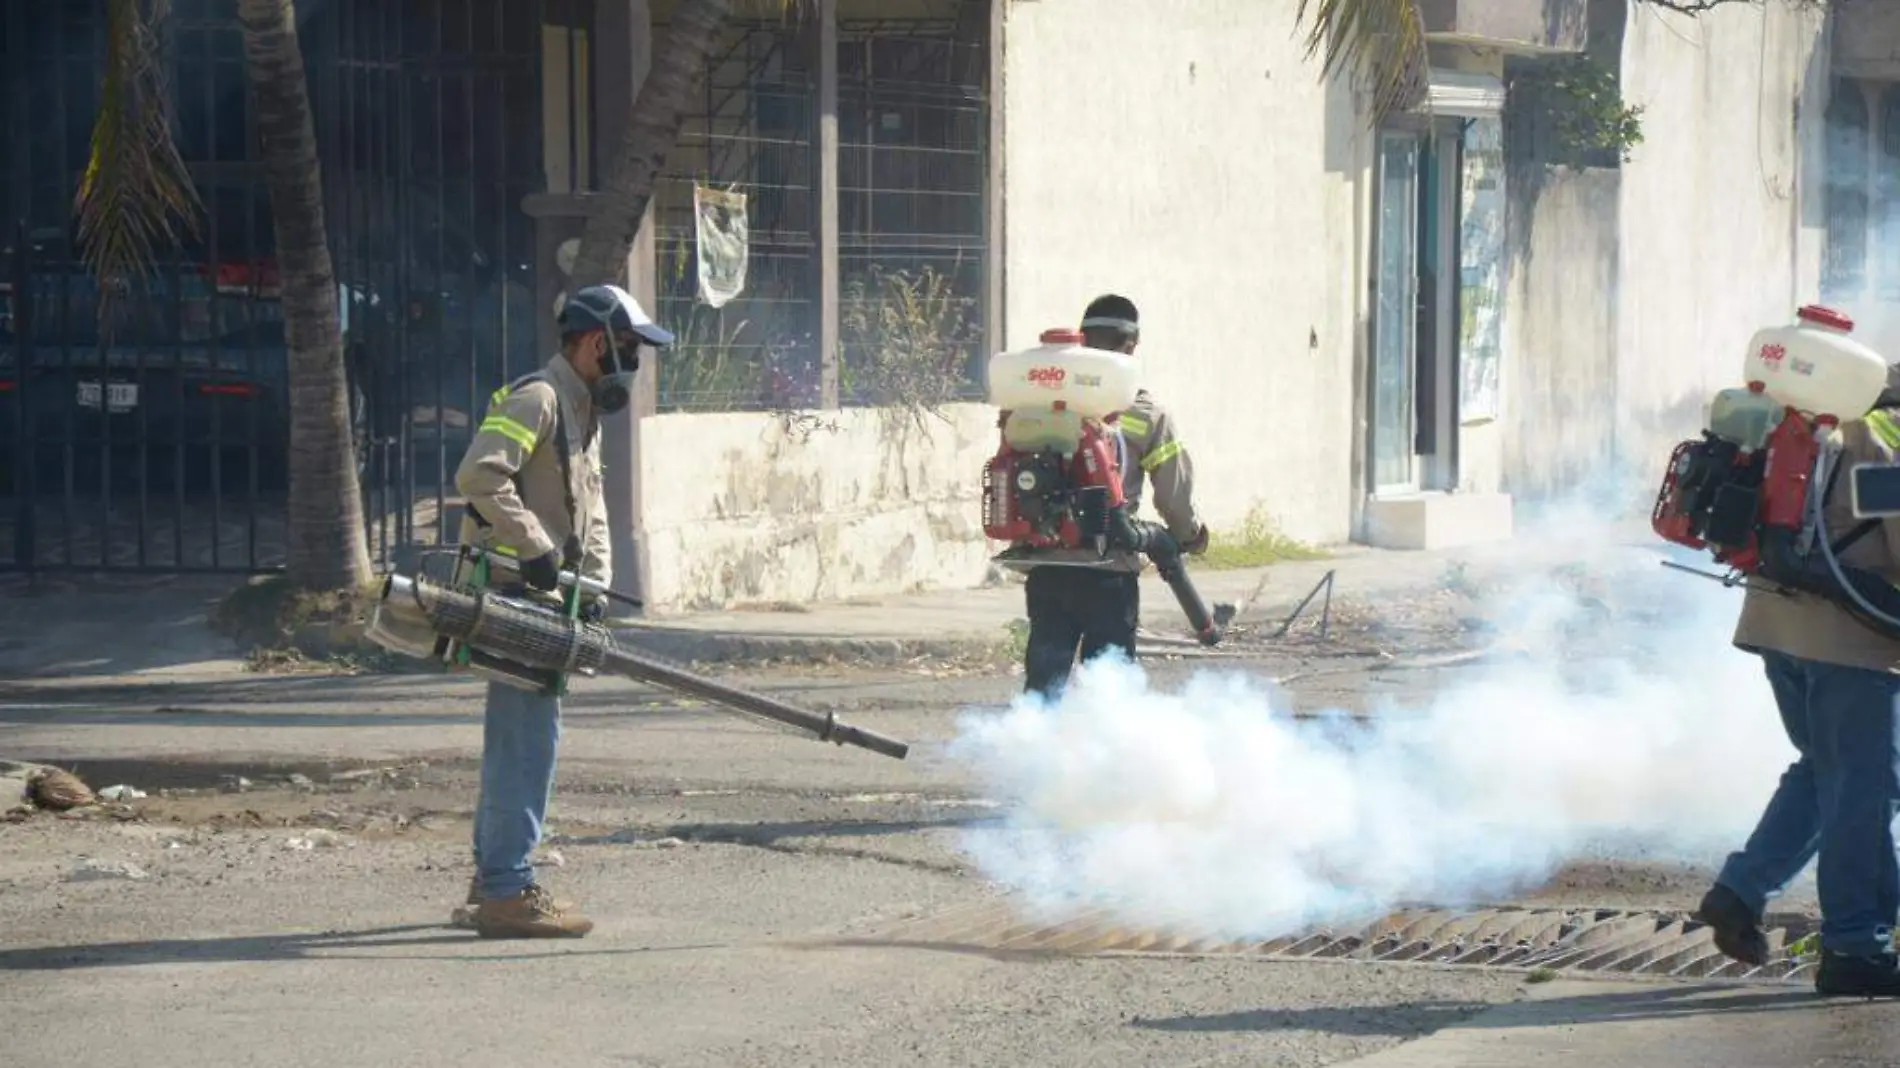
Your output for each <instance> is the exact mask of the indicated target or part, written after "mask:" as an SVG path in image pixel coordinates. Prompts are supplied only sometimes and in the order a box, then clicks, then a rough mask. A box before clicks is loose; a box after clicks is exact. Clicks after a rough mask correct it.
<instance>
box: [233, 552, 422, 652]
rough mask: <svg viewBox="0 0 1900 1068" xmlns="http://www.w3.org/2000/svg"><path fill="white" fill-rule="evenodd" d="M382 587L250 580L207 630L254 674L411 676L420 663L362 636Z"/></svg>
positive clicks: (274, 577) (277, 578) (378, 583)
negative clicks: (241, 654) (242, 656)
mask: <svg viewBox="0 0 1900 1068" xmlns="http://www.w3.org/2000/svg"><path fill="white" fill-rule="evenodd" d="M381 587H382V582H381V580H380V579H378V580H377V581H376V582H374V583H371V584H369V585H366V586H364V587H363V588H362V589H360V590H355V591H350V590H305V589H300V588H298V587H296V586H294V585H292V584H291V583H290V582H289V580H287V579H285V578H283V577H282V576H277V575H272V576H268V577H262V578H257V579H253V580H252V581H250V582H248V583H246V584H245V585H243V586H240V587H238V588H237V589H236V590H233V591H232V592H231V593H230V595H229V596H227V597H225V599H224V600H223V601H221V602H219V604H218V606H217V608H216V609H215V610H214V611H213V612H212V614H211V618H210V625H211V629H212V630H213V631H214V632H216V633H218V634H220V635H223V636H224V637H227V638H230V639H231V640H233V641H235V642H236V643H237V644H238V647H239V648H240V649H243V650H245V652H246V654H247V657H248V663H249V667H250V669H251V670H252V671H258V672H265V673H271V674H285V673H295V672H312V671H315V672H330V673H334V672H349V673H360V672H368V671H375V672H410V671H417V670H426V669H427V667H428V665H425V664H423V662H421V661H417V660H413V659H410V658H406V657H398V656H395V655H393V654H391V653H390V652H389V651H388V650H386V649H384V648H382V647H381V646H379V645H377V644H376V643H374V642H372V641H370V640H369V639H368V638H367V637H366V636H365V632H366V630H367V628H368V626H369V615H370V611H371V610H372V609H373V608H374V607H375V604H376V599H377V597H378V595H379V593H380V591H381Z"/></svg>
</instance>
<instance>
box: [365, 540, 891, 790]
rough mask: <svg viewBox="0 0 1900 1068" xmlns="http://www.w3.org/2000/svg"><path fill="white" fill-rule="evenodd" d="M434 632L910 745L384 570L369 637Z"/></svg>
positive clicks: (516, 603) (883, 749)
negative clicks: (381, 588) (380, 594)
mask: <svg viewBox="0 0 1900 1068" xmlns="http://www.w3.org/2000/svg"><path fill="white" fill-rule="evenodd" d="M436 635H442V636H445V637H449V638H453V639H455V640H457V641H460V642H463V643H465V644H467V645H469V646H470V647H472V648H475V649H480V650H482V651H484V652H487V653H490V654H492V655H494V656H497V657H501V658H503V659H505V660H508V661H511V662H514V663H517V664H520V665H523V666H525V667H528V668H532V669H536V670H543V671H559V672H575V671H579V672H584V673H587V674H593V673H595V672H597V671H598V672H605V673H608V674H613V675H620V676H622V677H625V678H630V679H635V680H637V681H640V682H647V683H652V684H653V685H656V686H662V687H665V688H667V689H669V690H674V691H676V692H679V693H685V694H689V695H691V696H693V697H698V698H701V699H703V700H705V701H708V702H710V703H712V704H713V705H714V706H715V707H718V708H720V709H721V710H722V711H727V712H736V713H740V714H743V715H747V716H751V717H754V718H759V719H766V720H771V721H773V722H776V723H779V724H782V725H784V726H788V727H793V728H796V729H798V730H800V731H803V732H805V733H807V734H811V735H813V736H815V737H816V738H817V739H818V740H819V741H824V742H833V743H836V744H838V745H851V746H856V747H858V748H860V749H867V750H870V751H871V752H873V753H878V754H881V755H883V756H887V757H891V758H893V759H896V760H903V759H904V758H905V757H906V756H908V755H909V753H910V746H909V745H907V744H905V743H904V742H901V741H898V740H897V739H894V738H888V737H885V736H884V735H881V734H878V733H876V732H874V731H870V730H866V729H864V728H862V727H857V726H853V725H852V724H849V723H845V722H842V721H840V720H839V719H838V718H837V716H835V715H833V714H831V713H824V714H822V715H821V714H819V713H815V712H810V711H807V710H805V709H802V708H798V707H796V706H794V705H791V704H787V703H786V702H784V701H781V700H778V699H777V698H775V697H768V696H766V695H764V694H760V693H754V692H752V691H750V690H745V689H741V688H740V687H737V686H731V685H727V684H726V683H722V682H715V681H714V680H712V679H709V678H706V677H705V676H703V675H698V674H695V673H693V672H691V671H688V670H686V669H685V668H682V667H679V666H677V665H674V664H670V663H667V662H666V661H665V660H662V659H660V658H659V657H655V656H653V655H651V654H648V653H643V652H637V651H635V650H632V649H628V648H625V647H622V646H620V645H619V644H617V643H616V642H615V640H614V636H613V633H612V632H611V631H609V630H608V629H607V628H605V627H601V626H597V625H595V624H591V623H586V622H582V621H579V620H573V619H569V618H567V617H566V616H564V615H561V614H560V613H559V612H557V611H554V610H552V609H550V608H548V607H546V606H544V605H540V604H536V603H533V602H530V601H527V600H524V599H519V598H513V597H505V596H501V595H499V594H496V593H495V592H494V591H482V592H479V593H475V592H470V591H468V590H462V589H457V588H455V587H452V586H443V585H438V584H436V583H433V582H430V581H428V580H427V579H423V578H420V577H415V578H411V577H408V576H404V575H390V576H389V577H388V578H387V579H385V580H384V582H383V592H382V597H381V598H380V599H379V600H378V602H377V604H376V609H375V612H374V613H373V614H372V616H371V619H370V626H369V637H370V639H371V640H372V641H375V642H376V643H377V644H379V645H381V646H383V647H384V648H386V649H389V650H390V651H392V652H396V653H401V654H403V655H406V656H413V657H417V658H426V657H427V656H429V655H430V652H431V650H432V646H433V642H434V640H435V636H436Z"/></svg>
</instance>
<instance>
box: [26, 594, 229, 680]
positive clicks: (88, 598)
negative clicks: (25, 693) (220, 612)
mask: <svg viewBox="0 0 1900 1068" xmlns="http://www.w3.org/2000/svg"><path fill="white" fill-rule="evenodd" d="M243 583H244V578H243V576H202V575H162V574H161V575H152V574H128V575H109V576H88V575H58V576H51V575H48V576H40V577H38V578H37V579H35V580H33V581H28V580H27V579H26V577H25V576H20V575H8V576H6V577H5V578H4V580H0V679H9V680H18V681H25V680H27V679H33V678H42V679H43V678H75V677H86V676H103V675H118V674H124V673H128V672H133V671H150V670H154V669H160V668H178V667H183V666H187V665H191V664H199V663H205V662H208V661H231V660H237V659H241V657H242V654H241V653H240V652H239V651H238V649H237V647H236V645H235V643H233V642H231V641H230V640H229V639H227V638H222V637H219V636H218V635H216V634H214V633H213V632H212V631H211V629H210V626H209V625H208V623H207V620H208V619H209V617H210V614H211V613H212V612H213V611H214V610H215V609H216V608H217V606H218V603H219V602H220V601H221V600H223V599H224V597H225V596H226V595H227V594H229V593H230V592H231V591H232V590H233V589H236V588H237V587H238V586H240V585H242V584H243Z"/></svg>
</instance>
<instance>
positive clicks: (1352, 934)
mask: <svg viewBox="0 0 1900 1068" xmlns="http://www.w3.org/2000/svg"><path fill="white" fill-rule="evenodd" d="M1769 922H1770V924H1772V926H1771V927H1770V928H1769V929H1768V931H1767V934H1768V941H1769V947H1770V949H1771V951H1772V952H1771V957H1770V960H1769V962H1768V963H1767V964H1766V965H1763V966H1761V967H1759V968H1757V967H1753V966H1750V965H1746V964H1742V963H1739V962H1737V961H1732V960H1730V959H1728V958H1727V957H1725V956H1723V955H1722V953H1721V951H1720V950H1717V949H1716V948H1715V943H1714V942H1713V941H1712V940H1711V938H1710V930H1709V928H1708V927H1707V926H1705V925H1703V924H1701V923H1700V922H1698V921H1696V920H1694V919H1691V918H1690V917H1689V916H1688V915H1687V914H1686V913H1681V912H1644V911H1628V910H1620V909H1590V908H1547V909H1546V908H1480V909H1465V910H1451V909H1407V910H1403V911H1399V912H1395V913H1392V914H1391V915H1389V916H1386V917H1385V918H1383V919H1380V920H1378V921H1376V922H1374V923H1371V924H1368V925H1365V926H1363V927H1358V928H1338V929H1334V928H1317V929H1314V930H1312V931H1309V932H1307V933H1305V934H1301V935H1293V936H1288V937H1283V938H1275V939H1271V940H1269V941H1265V942H1261V941H1230V940H1226V939H1219V938H1196V937H1192V936H1189V935H1180V934H1169V933H1166V932H1163V931H1142V930H1134V929H1131V928H1130V927H1129V926H1128V925H1127V924H1125V923H1124V922H1122V921H1120V920H1119V919H1117V918H1116V917H1115V916H1114V915H1112V914H1110V913H1108V912H1106V911H1089V912H1082V913H1077V914H1074V915H1072V916H1070V917H1068V918H1066V919H1060V920H1054V921H1050V920H1041V919H1034V918H1030V917H1029V916H1027V915H1026V914H1025V913H1024V912H1022V911H1021V910H1019V909H1018V908H1015V907H1013V906H1012V905H1010V904H1009V903H1007V902H1004V903H984V904H980V905H975V906H966V907H963V908H960V909H956V910H952V911H948V912H943V913H938V914H936V915H933V916H927V917H923V918H919V919H913V920H906V921H904V922H902V923H899V924H897V925H895V926H892V927H888V928H886V929H885V930H883V931H882V932H881V933H880V934H879V935H878V937H877V938H876V941H879V942H889V943H901V944H905V945H919V946H939V947H943V948H960V949H975V950H987V951H994V952H1012V953H1049V954H1062V955H1076V956H1088V955H1097V954H1124V955H1125V954H1189V955H1198V956H1250V957H1266V958H1273V959H1283V960H1284V959H1319V958H1333V959H1342V960H1356V961H1368V962H1371V961H1382V962H1385V961H1389V962H1414V963H1425V964H1435V965H1440V966H1449V967H1470V968H1518V969H1526V970H1533V969H1548V970H1549V971H1552V972H1557V973H1566V972H1568V973H1600V974H1621V975H1630V976H1651V977H1670V978H1688V979H1728V980H1742V981H1749V982H1770V983H1783V982H1787V983H1793V982H1806V981H1811V980H1812V976H1813V969H1814V964H1813V961H1812V960H1811V959H1810V960H1801V959H1796V958H1794V957H1791V956H1789V955H1788V954H1787V953H1786V952H1784V948H1785V947H1786V946H1788V945H1789V944H1791V943H1793V942H1795V941H1797V940H1799V939H1801V938H1802V937H1804V936H1805V935H1806V934H1808V933H1809V931H1810V930H1812V928H1813V923H1812V921H1808V920H1805V919H1801V918H1798V917H1797V918H1787V919H1783V920H1780V921H1777V918H1776V917H1772V916H1771V917H1770V918H1769Z"/></svg>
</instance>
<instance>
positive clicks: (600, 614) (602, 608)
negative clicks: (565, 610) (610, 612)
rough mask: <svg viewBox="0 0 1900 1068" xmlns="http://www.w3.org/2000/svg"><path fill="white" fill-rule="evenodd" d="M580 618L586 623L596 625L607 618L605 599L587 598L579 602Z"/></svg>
mask: <svg viewBox="0 0 1900 1068" xmlns="http://www.w3.org/2000/svg"><path fill="white" fill-rule="evenodd" d="M580 617H581V619H582V620H583V621H584V622H587V623H598V622H600V621H601V620H603V619H606V618H607V598H605V597H589V598H588V599H586V600H585V601H582V602H581V609H580Z"/></svg>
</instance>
